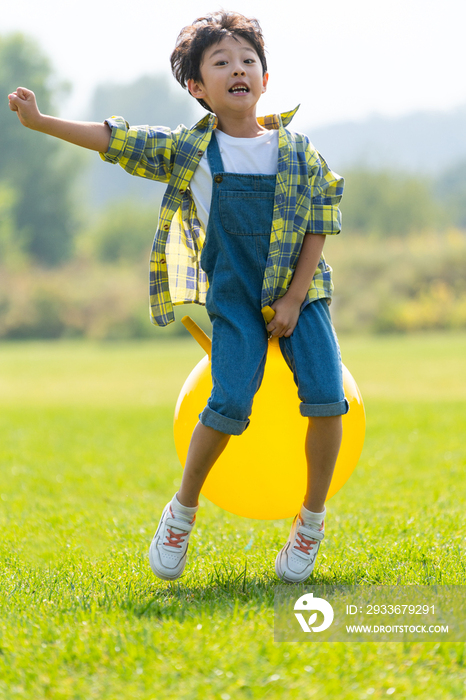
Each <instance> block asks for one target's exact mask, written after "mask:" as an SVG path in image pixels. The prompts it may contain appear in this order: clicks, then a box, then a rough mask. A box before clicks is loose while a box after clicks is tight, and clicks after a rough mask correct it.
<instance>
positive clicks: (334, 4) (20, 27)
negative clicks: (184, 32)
mask: <svg viewBox="0 0 466 700" xmlns="http://www.w3.org/2000/svg"><path fill="white" fill-rule="evenodd" d="M222 8H225V9H233V10H236V11H238V12H242V13H243V14H245V15H247V16H250V17H251V16H253V17H256V18H257V19H258V20H259V21H260V23H261V25H262V28H263V31H264V35H265V40H266V47H267V60H268V67H269V75H270V79H269V86H268V90H267V94H266V95H264V96H263V97H262V98H261V103H260V104H259V108H258V113H259V114H269V113H272V112H278V111H285V110H288V109H292V108H293V107H295V106H296V105H297V104H301V108H300V111H299V112H298V115H297V116H296V117H295V119H294V121H293V127H294V128H295V129H297V130H299V129H300V128H304V127H306V128H308V127H309V126H314V127H317V126H325V125H330V124H335V123H338V122H342V121H360V120H364V119H365V118H367V117H370V116H373V115H383V116H392V117H394V116H400V115H404V114H407V113H410V112H414V111H418V110H450V109H452V108H455V107H457V106H460V105H464V104H466V81H465V80H464V68H465V65H466V50H465V42H464V26H465V20H466V2H465V0H443V1H442V2H438V0H390V2H387V1H386V0H328V1H327V2H315V1H314V0H288V1H287V2H282V3H279V2H278V0H276V1H275V2H271V1H270V0H236V1H235V2H234V4H233V3H218V2H205V1H204V0H202V1H201V2H198V0H176V2H173V0H172V1H168V0H167V1H166V2H162V1H161V0H136V1H135V2H133V3H129V2H127V0H124V1H123V0H112V2H108V1H107V0H105V1H104V0H79V2H75V1H74V0H41V2H37V0H14V1H13V0H9V1H7V2H6V3H4V4H3V6H2V12H1V16H0V34H1V35H5V34H8V33H11V32H15V31H21V32H23V33H25V34H27V35H29V36H33V37H35V38H36V39H37V40H38V41H39V43H40V46H41V47H42V49H43V50H44V52H45V53H46V54H47V55H48V56H49V57H50V59H51V61H52V64H53V66H54V68H55V70H56V72H57V73H58V75H59V77H60V78H62V79H64V80H68V81H70V82H71V84H72V85H73V91H72V93H71V95H70V97H69V98H68V99H67V100H66V101H65V102H63V103H62V104H61V105H60V116H62V117H66V118H73V119H80V118H84V116H85V114H86V108H87V106H88V104H89V101H90V98H91V95H92V93H93V91H94V90H95V89H96V87H97V86H98V85H102V84H107V83H118V82H120V83H125V82H130V81H132V80H134V79H135V78H137V77H139V76H141V75H147V74H154V73H158V74H160V73H164V74H166V75H167V76H170V67H169V56H170V53H171V51H172V50H173V47H174V45H175V42H176V37H177V35H178V33H179V31H180V29H181V28H182V27H183V26H185V25H186V24H189V23H191V22H192V21H193V20H194V19H195V18H197V17H199V16H201V15H203V14H206V13H208V12H212V11H215V10H218V9H222ZM171 80H172V83H173V89H174V90H181V87H179V86H178V85H177V84H176V83H175V81H174V79H173V78H171ZM16 87H17V86H12V89H14V88H16ZM26 87H27V86H26ZM106 116H107V115H102V118H103V119H104V118H105V117H106ZM199 116H202V112H200V113H199ZM168 126H175V125H171V124H170V125H168Z"/></svg>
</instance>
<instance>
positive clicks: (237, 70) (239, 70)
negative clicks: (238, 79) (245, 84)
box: [232, 66, 246, 75]
mask: <svg viewBox="0 0 466 700" xmlns="http://www.w3.org/2000/svg"><path fill="white" fill-rule="evenodd" d="M245 72H246V71H245V70H244V68H243V67H242V66H241V68H239V67H236V68H233V70H232V73H233V75H244V74H245Z"/></svg>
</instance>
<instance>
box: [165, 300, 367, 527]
mask: <svg viewBox="0 0 466 700" xmlns="http://www.w3.org/2000/svg"><path fill="white" fill-rule="evenodd" d="M270 311H271V313H272V315H273V311H272V310H271V309H270ZM182 322H183V323H184V325H185V326H186V327H187V328H188V330H189V331H190V333H191V335H192V336H193V337H194V338H195V339H196V340H197V341H198V342H199V344H200V345H201V347H202V348H203V349H204V350H205V351H206V353H207V355H206V356H205V357H204V358H203V359H202V360H201V361H200V362H199V363H198V364H197V365H196V367H195V368H194V369H193V370H192V372H191V374H190V375H189V377H188V378H187V380H186V381H185V383H184V385H183V387H182V389H181V392H180V395H179V397H178V401H177V404H176V408H175V423H174V432H175V444H176V451H177V453H178V457H179V459H180V461H181V464H183V465H184V463H185V461H186V455H187V452H188V447H189V442H190V440H191V434H192V432H193V430H194V427H195V426H196V423H197V422H198V417H199V414H200V413H201V411H202V410H203V408H204V406H205V405H206V403H207V399H208V398H209V396H210V392H211V390H212V379H211V373H210V338H208V336H207V335H206V334H205V333H204V332H203V331H202V330H201V329H200V328H199V326H197V324H196V323H194V321H193V320H192V319H191V318H190V317H189V316H185V317H184V318H183V319H182ZM343 385H344V389H345V396H346V398H347V399H348V402H349V405H350V410H349V412H348V413H347V414H346V415H344V416H343V440H342V445H341V449H340V454H339V456H338V460H337V463H336V466H335V472H334V474H333V479H332V483H331V485H330V490H329V493H328V496H327V498H330V497H331V496H333V494H334V493H336V492H337V491H338V490H339V489H340V488H341V487H342V486H343V484H344V483H345V482H346V481H347V479H348V478H349V477H350V475H351V474H352V472H353V470H354V468H355V467H356V464H357V463H358V460H359V457H360V455H361V451H362V447H363V443H364V433H365V414H364V405H363V402H362V398H361V394H360V392H359V389H358V387H357V385H356V382H355V381H354V379H353V377H352V376H351V374H350V373H349V371H348V370H347V369H346V367H345V366H344V365H343ZM299 403H300V401H299V398H298V394H297V388H296V384H295V383H294V380H293V375H292V373H291V371H290V369H289V368H288V366H287V364H286V362H285V360H284V359H283V357H282V354H281V352H280V347H279V343H278V339H277V338H274V339H273V340H271V341H270V342H269V349H268V353H267V361H266V365H265V372H264V379H263V381H262V385H261V387H260V389H259V391H258V392H257V394H256V396H255V398H254V404H253V408H252V414H251V423H250V425H249V427H248V428H247V430H246V431H245V432H244V433H243V434H242V435H239V436H232V437H231V438H230V441H229V443H228V445H227V447H226V449H225V451H224V452H223V453H222V455H221V456H220V457H219V459H218V460H217V462H216V464H215V465H214V467H213V468H212V470H211V472H210V474H209V476H208V477H207V480H206V482H205V484H204V486H203V489H202V494H203V495H204V496H205V497H206V498H208V499H209V500H210V501H212V502H213V503H215V504H216V505H217V506H220V508H223V509H224V510H227V511H229V512H230V513H235V514H236V515H241V516H244V517H247V518H257V519H261V520H274V519H278V518H289V517H292V516H294V515H295V514H296V513H297V512H298V510H299V507H300V506H301V504H302V502H303V497H304V494H305V491H306V479H307V465H306V457H305V453H304V441H305V437H306V432H307V427H308V419H307V418H303V416H301V414H300V412H299Z"/></svg>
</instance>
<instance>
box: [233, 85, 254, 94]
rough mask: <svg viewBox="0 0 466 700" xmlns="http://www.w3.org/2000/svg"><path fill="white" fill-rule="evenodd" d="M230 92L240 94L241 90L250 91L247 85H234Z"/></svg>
mask: <svg viewBox="0 0 466 700" xmlns="http://www.w3.org/2000/svg"><path fill="white" fill-rule="evenodd" d="M228 92H231V93H233V94H238V93H239V92H249V88H248V87H246V85H233V87H231V88H230V89H229V90H228Z"/></svg>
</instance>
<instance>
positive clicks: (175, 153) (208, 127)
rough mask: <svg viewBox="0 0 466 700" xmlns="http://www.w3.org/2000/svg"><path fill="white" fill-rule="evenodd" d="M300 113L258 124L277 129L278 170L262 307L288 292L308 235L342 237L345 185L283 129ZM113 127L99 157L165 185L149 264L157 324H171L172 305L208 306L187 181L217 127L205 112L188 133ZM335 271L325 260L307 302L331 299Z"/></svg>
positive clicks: (115, 123) (118, 123)
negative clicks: (106, 144) (339, 234)
mask: <svg viewBox="0 0 466 700" xmlns="http://www.w3.org/2000/svg"><path fill="white" fill-rule="evenodd" d="M297 109H298V108H296V109H294V110H293V111H292V112H285V113H283V114H281V115H271V116H268V117H260V118H259V119H258V122H259V124H261V125H262V126H264V127H265V128H268V129H278V130H279V137H278V138H279V140H278V168H277V180H276V188H275V199H274V210H273V223H272V230H271V235H270V247H269V255H268V260H267V265H266V269H265V274H264V282H263V287H262V295H261V300H260V303H261V308H263V307H264V306H267V305H270V304H273V302H274V301H275V300H276V299H278V298H280V297H281V296H283V295H284V294H285V292H286V290H287V289H288V287H289V285H290V282H291V279H292V277H293V272H294V269H295V267H296V264H297V261H298V257H299V253H300V250H301V245H302V242H303V239H304V235H305V234H306V233H318V234H335V233H339V232H340V228H341V217H340V211H339V209H338V204H339V202H340V200H341V196H342V194H343V185H344V180H343V178H341V177H340V176H339V175H337V174H336V173H333V172H332V171H331V170H330V169H329V168H328V166H327V164H326V162H325V160H324V159H323V158H322V156H321V155H320V154H319V153H318V152H317V151H316V150H315V148H314V147H313V145H312V144H311V143H310V141H309V139H308V138H307V137H306V136H304V135H303V134H298V133H294V132H291V131H288V130H287V129H285V126H287V125H288V124H289V122H290V121H291V119H292V118H293V116H294V115H295V113H296V111H297ZM106 123H107V124H108V125H109V126H110V128H111V129H112V135H111V139H110V145H109V148H108V151H107V153H101V154H100V155H101V158H102V159H103V160H105V161H108V162H110V163H119V164H120V165H121V167H122V168H124V169H125V170H126V171H127V172H128V173H130V174H131V175H139V176H140V177H145V178H149V179H152V180H159V181H161V182H166V183H167V189H166V191H165V195H164V197H163V200H162V205H161V208H160V214H159V221H158V227H157V232H156V234H155V239H154V244H153V247H152V253H151V260H150V307H151V319H152V322H153V323H154V324H156V325H159V326H166V325H167V324H168V323H171V322H172V321H174V320H175V316H174V312H173V305H176V304H186V303H197V304H204V303H205V296H206V291H207V287H208V282H207V279H206V275H205V273H204V271H203V270H202V268H201V267H200V256H201V251H202V246H203V244H204V239H205V231H204V230H203V227H202V225H201V223H200V221H199V219H198V218H197V214H196V207H195V205H194V201H193V198H192V196H191V192H190V189H189V183H190V180H191V178H192V176H193V174H194V172H195V170H196V168H197V166H198V164H199V161H200V159H201V158H202V156H203V154H204V152H205V150H206V148H207V146H208V144H209V141H210V138H211V134H212V130H213V129H215V127H216V126H217V118H216V116H215V115H214V114H207V115H206V116H205V117H204V118H203V119H201V120H200V121H199V122H198V123H197V124H195V125H194V126H193V127H192V128H191V129H187V128H186V127H185V126H183V125H181V126H179V127H178V128H177V129H175V130H174V131H171V130H170V129H168V128H165V127H159V126H157V127H148V126H135V127H130V126H129V125H128V124H127V122H125V120H124V119H123V118H122V117H112V118H111V119H108V120H107V122H106ZM332 291H333V283H332V269H331V267H330V266H329V265H327V263H326V262H325V258H324V256H322V257H321V259H320V262H319V266H318V268H317V270H316V273H315V275H314V278H313V280H312V283H311V286H310V289H309V291H308V294H307V297H306V300H305V302H304V303H305V304H306V303H309V302H310V301H312V300H314V299H320V298H324V297H327V298H331V296H332Z"/></svg>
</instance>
